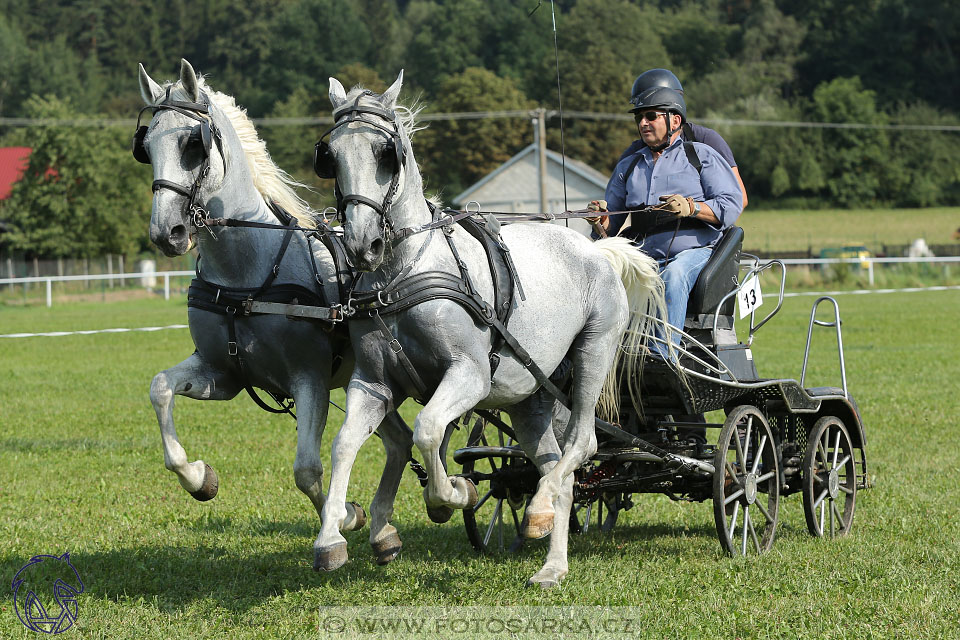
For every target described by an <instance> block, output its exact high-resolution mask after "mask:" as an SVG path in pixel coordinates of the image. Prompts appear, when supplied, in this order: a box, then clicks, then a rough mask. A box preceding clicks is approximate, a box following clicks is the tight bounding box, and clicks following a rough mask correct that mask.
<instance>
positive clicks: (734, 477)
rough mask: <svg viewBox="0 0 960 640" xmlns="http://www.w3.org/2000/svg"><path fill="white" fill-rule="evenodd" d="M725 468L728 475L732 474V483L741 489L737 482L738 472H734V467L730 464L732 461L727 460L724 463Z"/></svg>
mask: <svg viewBox="0 0 960 640" xmlns="http://www.w3.org/2000/svg"><path fill="white" fill-rule="evenodd" d="M723 466H724V468H725V469H726V470H727V473H729V474H730V482H731V483H732V484H735V485H737V486H738V487H739V486H740V483H739V482H737V472H736V471H735V470H734V468H733V465H732V464H730V461H729V460H725V461H724V463H723Z"/></svg>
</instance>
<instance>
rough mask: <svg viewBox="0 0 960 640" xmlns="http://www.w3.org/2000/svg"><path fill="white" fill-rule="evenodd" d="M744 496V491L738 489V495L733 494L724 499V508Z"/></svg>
mask: <svg viewBox="0 0 960 640" xmlns="http://www.w3.org/2000/svg"><path fill="white" fill-rule="evenodd" d="M742 495H743V489H738V490H737V492H736V493H731V494H730V495H728V496H727V497H726V498H724V499H723V506H727V505H728V504H730V503H731V502H733V501H734V500H736V499H737V498H739V497H740V496H742Z"/></svg>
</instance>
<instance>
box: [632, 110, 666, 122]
mask: <svg viewBox="0 0 960 640" xmlns="http://www.w3.org/2000/svg"><path fill="white" fill-rule="evenodd" d="M662 115H665V114H664V112H663V111H644V112H643V113H640V112H637V113H635V114H634V115H633V117H634V119H635V120H636V121H637V122H640V121H641V120H646V121H647V122H653V121H654V120H656V119H657V118H659V117H660V116H662Z"/></svg>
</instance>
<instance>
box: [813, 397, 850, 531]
mask: <svg viewBox="0 0 960 640" xmlns="http://www.w3.org/2000/svg"><path fill="white" fill-rule="evenodd" d="M856 502H857V468H856V458H855V455H854V449H853V443H852V441H851V440H850V434H849V432H848V431H847V429H846V427H845V426H844V425H843V422H841V421H840V419H839V418H835V417H833V416H826V417H824V418H821V419H820V420H818V421H817V423H816V424H815V425H814V426H813V429H811V431H810V437H809V440H808V441H807V451H806V455H805V456H804V460H803V512H804V515H805V516H806V519H807V529H808V530H809V531H810V533H811V534H812V535H814V536H817V537H828V538H836V537H840V536H844V535H846V534H847V533H849V532H850V527H851V526H852V525H853V512H854V509H855V507H856Z"/></svg>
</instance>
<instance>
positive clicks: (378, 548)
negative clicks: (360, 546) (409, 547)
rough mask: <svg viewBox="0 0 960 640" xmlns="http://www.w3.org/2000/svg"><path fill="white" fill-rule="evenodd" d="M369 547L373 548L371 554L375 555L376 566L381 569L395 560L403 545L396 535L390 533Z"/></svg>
mask: <svg viewBox="0 0 960 640" xmlns="http://www.w3.org/2000/svg"><path fill="white" fill-rule="evenodd" d="M370 546H371V547H373V552H374V553H375V554H376V555H377V564H378V565H380V566H381V567H382V566H384V565H386V564H390V563H391V562H393V561H394V560H396V559H397V556H398V555H400V549H401V548H402V547H403V543H402V542H400V536H398V535H397V534H396V533H391V534H390V535H388V536H385V537H384V538H383V540H379V541H377V542H371V543H370Z"/></svg>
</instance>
